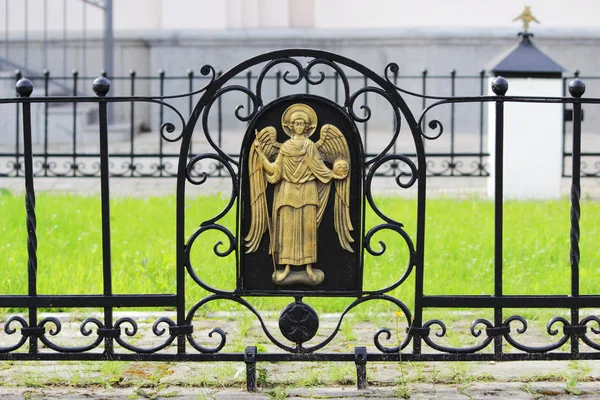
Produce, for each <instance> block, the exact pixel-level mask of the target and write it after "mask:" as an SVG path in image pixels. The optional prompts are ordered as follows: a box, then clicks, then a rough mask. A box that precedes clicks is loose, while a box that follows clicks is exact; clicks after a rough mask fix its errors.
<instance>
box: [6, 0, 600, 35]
mask: <svg viewBox="0 0 600 400" xmlns="http://www.w3.org/2000/svg"><path fill="white" fill-rule="evenodd" d="M7 3H8V5H9V8H8V10H9V18H8V31H9V33H16V32H22V31H23V30H24V25H25V11H24V10H25V6H26V5H28V6H29V12H28V15H27V23H28V28H29V30H30V31H36V30H37V31H42V30H43V27H44V16H43V15H44V13H43V10H44V8H45V7H47V9H48V18H47V26H48V30H50V31H57V32H62V29H63V19H64V18H63V15H64V6H65V5H66V6H67V7H66V10H67V11H66V17H67V30H68V31H81V30H82V29H83V19H84V17H83V12H84V11H83V10H84V3H83V1H81V0H0V31H2V32H5V31H6V28H7V27H6V22H5V21H6V13H5V10H6V4H7ZM526 4H527V5H531V6H532V11H533V14H534V16H536V18H537V19H538V20H539V21H540V22H541V24H542V25H541V26H542V27H544V28H565V27H578V28H586V27H588V28H596V27H598V19H599V17H600V1H598V0H504V1H502V3H500V4H499V3H497V2H493V1H490V0H453V1H448V0H424V1H415V0H370V1H368V2H367V1H364V0H114V1H113V7H114V29H115V31H131V30H156V29H169V30H171V29H176V30H189V29H249V28H285V27H314V28H325V29H330V28H409V27H435V28H440V29H444V28H494V27H503V28H508V27H512V28H514V29H515V30H518V29H520V27H521V22H512V20H513V19H514V18H515V17H516V16H517V15H519V14H520V13H521V11H522V10H523V7H524V5H526ZM85 9H86V11H85V12H86V16H85V20H86V27H87V30H88V31H93V30H101V29H102V26H103V17H102V15H103V14H102V11H101V10H99V9H97V8H96V7H91V6H87V7H85ZM537 26H538V25H537V24H535V23H533V24H532V30H534V31H535V29H536V27H537Z"/></svg>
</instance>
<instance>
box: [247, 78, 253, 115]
mask: <svg viewBox="0 0 600 400" xmlns="http://www.w3.org/2000/svg"><path fill="white" fill-rule="evenodd" d="M246 88H247V89H248V90H252V71H248V72H247V73H246ZM246 107H247V108H246V109H247V110H248V112H250V110H251V107H252V102H251V100H250V97H248V99H247V100H246Z"/></svg>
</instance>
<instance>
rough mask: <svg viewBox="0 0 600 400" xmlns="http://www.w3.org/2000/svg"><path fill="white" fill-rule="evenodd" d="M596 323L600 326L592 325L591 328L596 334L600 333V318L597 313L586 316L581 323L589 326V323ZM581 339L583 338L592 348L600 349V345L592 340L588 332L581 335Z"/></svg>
mask: <svg viewBox="0 0 600 400" xmlns="http://www.w3.org/2000/svg"><path fill="white" fill-rule="evenodd" d="M590 322H592V323H595V324H596V326H597V327H598V328H595V327H593V326H592V327H590V330H591V331H592V332H593V333H594V334H596V335H600V318H598V317H597V316H595V315H590V316H589V317H585V318H584V319H582V320H581V322H580V325H583V326H584V327H585V326H587V324H588V323H590ZM581 340H583V342H584V343H585V344H587V345H588V346H590V347H591V348H592V349H595V350H600V345H599V344H598V343H596V342H594V341H593V340H591V339H590V338H589V337H588V336H587V332H586V334H584V335H582V336H581Z"/></svg>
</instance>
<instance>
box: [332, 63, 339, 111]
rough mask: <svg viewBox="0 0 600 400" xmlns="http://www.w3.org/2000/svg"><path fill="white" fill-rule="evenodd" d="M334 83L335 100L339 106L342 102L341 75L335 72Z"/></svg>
mask: <svg viewBox="0 0 600 400" xmlns="http://www.w3.org/2000/svg"><path fill="white" fill-rule="evenodd" d="M333 82H334V91H335V92H334V96H335V97H334V100H335V103H336V104H338V103H339V102H340V93H339V92H340V74H339V73H338V72H337V71H335V72H334V73H333Z"/></svg>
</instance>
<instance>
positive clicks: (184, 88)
mask: <svg viewBox="0 0 600 400" xmlns="http://www.w3.org/2000/svg"><path fill="white" fill-rule="evenodd" d="M219 74H220V72H217V75H219ZM284 75H285V71H273V73H272V74H271V75H270V76H267V77H265V78H264V80H265V88H266V90H268V91H270V92H271V93H272V94H273V95H274V96H275V97H279V96H281V95H282V94H284V92H285V87H284V86H285V78H286V77H285V76H284ZM103 76H105V74H104V75H103ZM20 78H21V73H20V72H18V71H17V73H16V75H15V77H14V78H11V77H0V81H2V80H3V81H4V83H5V87H7V86H8V84H9V83H11V82H12V81H13V79H14V81H15V82H16V81H18V80H19V79H20ZM257 78H258V76H257V75H256V73H254V72H252V71H248V72H246V73H245V74H244V75H243V76H239V77H236V78H235V79H234V81H235V82H236V83H237V84H239V85H243V86H245V87H246V88H251V87H252V86H253V85H254V84H255V83H256V79H257ZM28 79H29V80H30V81H31V82H32V83H33V84H34V86H35V87H36V90H35V92H34V94H35V95H37V96H45V97H48V96H52V95H53V93H55V91H53V89H52V87H53V85H51V83H52V82H54V81H55V82H60V83H61V85H62V87H66V88H69V92H70V93H66V92H64V91H61V92H60V95H61V96H63V95H68V96H84V95H85V94H86V92H89V87H85V86H86V85H85V83H86V82H91V81H93V78H90V77H82V76H80V75H79V74H78V73H77V71H74V72H73V74H72V75H71V76H51V74H50V73H49V72H48V71H45V72H44V74H43V76H28ZM347 79H348V81H349V82H351V83H352V82H355V83H356V84H357V85H360V84H364V83H365V78H364V77H361V76H352V75H349V76H347ZM208 80H209V78H208V77H205V76H203V75H201V74H196V73H194V71H192V70H189V71H188V72H187V74H186V75H184V76H170V75H167V74H166V73H165V71H162V70H161V71H158V73H157V75H156V76H138V75H137V74H136V72H135V71H131V72H130V74H129V76H121V77H111V78H110V81H111V83H112V85H113V87H112V88H111V92H112V93H111V95H113V96H119V95H122V96H136V95H139V94H141V95H144V96H148V95H150V96H157V97H164V96H173V95H177V94H179V93H193V92H194V91H195V90H196V89H197V88H198V87H202V86H204V85H205V84H206V83H207V82H208ZM487 80H488V78H487V76H486V73H485V71H481V72H480V74H478V75H475V76H470V75H458V74H457V73H456V71H451V72H450V73H449V74H448V75H430V74H429V73H428V71H427V70H424V71H422V73H421V74H420V75H402V74H400V73H394V74H393V81H394V82H395V83H396V84H400V85H402V86H403V87H406V88H409V89H410V90H412V91H415V92H419V93H422V94H423V95H425V96H426V95H427V94H428V93H430V92H432V93H434V94H436V95H442V96H456V95H457V93H460V94H464V95H480V96H481V95H484V94H485V93H486V90H487V89H486V87H487V85H486V82H487ZM324 82H326V83H327V84H328V85H329V86H328V88H327V89H326V91H327V92H328V94H329V95H331V97H332V98H333V99H334V101H338V100H339V96H340V78H339V75H338V73H337V72H333V73H331V74H330V75H326V76H324ZM303 86H304V91H305V92H306V93H310V92H311V89H313V90H315V89H314V88H313V86H312V85H310V84H309V83H306V84H305V85H303ZM370 96H372V95H371V94H369V93H365V94H364V95H363V102H364V104H365V105H367V106H368V105H369V97H370ZM197 98H198V96H197V95H189V96H182V97H178V98H176V99H174V102H175V103H176V104H175V106H176V108H177V109H178V110H181V111H182V114H184V113H187V114H191V112H192V110H193V106H194V104H195V102H196V101H197ZM217 102H218V103H217V107H218V114H217V115H216V116H214V117H213V120H212V121H211V123H214V125H215V126H216V132H215V142H216V143H217V144H218V145H219V146H223V144H224V139H225V137H226V136H227V135H229V134H231V133H232V131H235V132H237V134H239V133H240V132H241V131H243V126H241V125H240V124H237V125H236V124H235V121H236V120H235V118H231V115H230V114H229V113H228V114H226V117H225V118H224V117H223V110H224V109H225V110H231V109H233V108H235V107H237V106H238V105H239V104H237V103H236V102H235V101H233V100H232V101H229V102H227V101H224V100H223V99H221V98H219V99H218V101H217ZM410 102H411V106H412V107H413V108H417V109H418V108H422V109H425V108H426V107H427V105H428V102H429V100H428V99H427V98H426V97H424V98H422V99H421V98H418V99H411V100H410ZM249 103H250V100H245V102H244V103H242V104H243V105H244V106H245V108H246V109H248V108H249V107H250V106H251V105H250V104H249ZM456 107H457V105H455V104H451V105H450V106H449V108H448V110H445V111H444V112H443V117H441V118H440V119H441V120H443V121H445V122H446V123H447V125H448V127H449V129H448V132H447V133H446V134H445V135H444V136H443V139H442V140H440V142H443V143H439V144H437V143H436V144H435V145H431V146H428V147H427V148H426V154H427V155H428V157H429V160H430V161H429V163H428V166H427V170H428V175H429V176H456V177H460V176H462V177H464V176H474V177H486V176H489V171H488V168H487V159H488V156H489V151H488V149H487V142H486V138H487V135H486V130H487V127H486V125H485V112H486V111H485V109H484V107H483V105H482V104H480V105H478V106H475V107H474V108H471V109H466V108H465V109H461V110H459V111H457V110H456ZM90 111H91V110H88V112H84V113H82V105H80V104H79V103H77V102H73V103H70V102H69V100H68V99H66V98H65V99H64V101H63V102H56V103H44V104H40V105H39V106H38V109H37V111H35V110H34V111H33V114H34V116H35V115H37V119H38V124H37V128H36V132H37V134H36V132H34V138H33V147H34V151H33V155H34V158H35V160H36V162H35V165H36V167H37V169H36V171H35V173H34V175H35V176H44V177H91V176H99V173H100V172H99V170H98V168H97V167H98V163H97V159H98V157H99V148H98V147H97V144H96V143H95V141H94V140H93V124H91V122H93V123H96V121H95V118H96V117H95V116H94V115H93V113H92V114H90ZM110 111H111V110H110V108H109V112H110ZM113 112H114V113H115V114H118V115H116V116H115V118H116V119H115V120H116V121H117V123H116V124H115V125H114V126H109V135H111V142H112V143H118V145H114V146H113V147H111V148H109V154H110V157H111V160H112V161H111V164H110V167H109V170H110V173H111V176H114V177H174V176H176V175H177V171H176V169H175V165H174V161H175V160H176V158H177V156H178V153H177V148H175V147H173V146H170V145H169V142H168V141H167V140H165V138H164V137H162V136H161V135H159V134H157V132H158V131H159V129H160V127H161V126H163V124H164V122H165V121H166V120H167V119H168V118H170V117H171V116H172V114H170V110H168V109H166V108H165V106H164V105H156V106H150V105H148V104H145V105H139V104H138V105H137V106H136V102H134V101H132V102H129V103H123V104H121V105H119V107H118V108H117V109H115V110H114V111H113ZM19 113H20V110H18V109H15V110H8V109H7V108H6V107H4V110H3V109H0V118H1V117H2V116H3V114H4V118H3V119H4V120H5V122H9V123H7V125H9V126H10V125H12V126H14V129H13V133H12V135H11V134H8V135H6V136H5V138H4V140H3V141H0V177H18V176H22V175H23V165H22V162H21V160H22V158H23V157H24V152H23V142H22V123H21V120H20V117H19ZM10 114H12V115H15V116H16V118H9V117H7V115H10ZM59 114H60V121H61V123H62V126H58V125H59V123H58V122H54V120H58V119H59ZM166 118H167V119H166ZM391 118H393V115H392V113H391V110H388V112H387V114H385V115H378V116H376V117H373V118H371V119H369V120H367V121H365V122H364V123H362V124H360V126H359V129H360V131H361V136H362V139H363V145H364V147H365V152H366V156H367V158H373V157H374V156H375V155H376V154H377V152H378V151H379V150H380V148H381V142H382V140H381V136H382V134H381V133H382V132H381V127H382V125H385V123H387V121H389V120H390V119H391ZM89 120H92V121H89ZM90 126H91V128H90ZM424 129H428V128H427V120H425V121H424ZM90 130H91V131H92V135H90V134H89V133H86V131H90ZM384 136H385V135H384ZM401 146H402V143H401V142H400V141H399V142H398V143H394V146H393V149H394V150H395V151H396V150H401V151H402V152H403V154H405V155H406V156H408V157H411V158H413V159H414V157H415V156H416V152H415V150H414V148H413V149H406V148H401ZM206 149H207V147H206V143H192V144H191V146H190V155H189V156H190V158H191V157H193V155H194V154H197V153H201V152H202V151H204V150H206ZM227 152H228V154H230V155H231V156H232V157H234V158H237V157H239V148H238V149H236V148H233V147H230V148H227ZM388 167H389V168H388V169H386V170H385V171H380V172H378V175H382V176H395V175H396V173H397V172H400V171H399V170H398V169H397V168H398V165H396V164H395V163H390V165H389V166H388ZM204 172H205V173H207V176H209V177H222V176H225V175H226V171H224V170H223V169H222V168H219V166H218V165H213V166H211V167H209V166H205V171H204ZM404 172H406V171H404Z"/></svg>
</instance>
